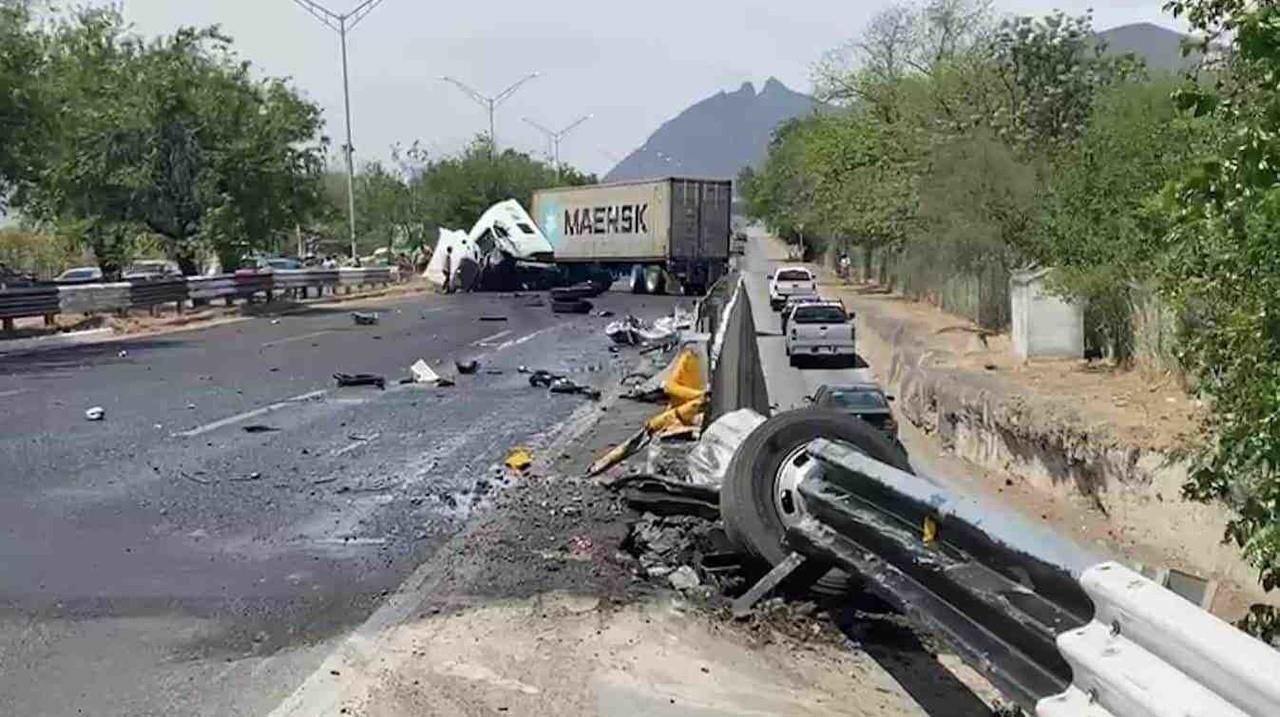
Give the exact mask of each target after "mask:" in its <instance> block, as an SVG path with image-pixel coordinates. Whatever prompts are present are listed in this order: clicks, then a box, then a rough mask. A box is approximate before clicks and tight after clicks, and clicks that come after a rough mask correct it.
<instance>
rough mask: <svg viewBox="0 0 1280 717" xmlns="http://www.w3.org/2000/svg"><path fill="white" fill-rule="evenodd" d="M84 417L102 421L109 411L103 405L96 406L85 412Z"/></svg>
mask: <svg viewBox="0 0 1280 717" xmlns="http://www.w3.org/2000/svg"><path fill="white" fill-rule="evenodd" d="M84 417H85V418H86V419H88V420H90V421H101V420H102V419H104V418H106V417H107V411H106V409H104V408H103V407H102V406H94V407H93V408H90V409H88V410H86V411H85V412H84Z"/></svg>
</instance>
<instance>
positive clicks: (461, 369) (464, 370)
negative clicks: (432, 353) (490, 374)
mask: <svg viewBox="0 0 1280 717" xmlns="http://www.w3.org/2000/svg"><path fill="white" fill-rule="evenodd" d="M453 365H454V366H455V367H457V369H458V373H460V374H463V375H465V376H470V375H471V374H473V373H475V372H476V371H479V370H480V362H479V361H476V360H475V359H472V360H470V361H454V362H453Z"/></svg>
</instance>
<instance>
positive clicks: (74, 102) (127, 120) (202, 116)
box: [18, 10, 322, 273]
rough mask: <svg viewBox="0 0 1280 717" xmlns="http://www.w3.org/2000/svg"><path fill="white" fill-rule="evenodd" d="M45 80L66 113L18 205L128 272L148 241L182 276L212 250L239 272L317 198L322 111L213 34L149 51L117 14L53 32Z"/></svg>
mask: <svg viewBox="0 0 1280 717" xmlns="http://www.w3.org/2000/svg"><path fill="white" fill-rule="evenodd" d="M47 47H48V51H47V59H46V63H45V69H44V71H43V73H42V75H41V77H40V80H41V87H42V88H43V89H42V91H43V93H44V98H43V99H44V101H45V102H47V103H49V105H50V106H54V107H58V108H59V112H58V113H57V118H56V121H51V122H49V123H48V126H47V127H46V128H45V131H44V133H43V136H42V137H41V159H40V163H39V168H38V170H37V171H36V173H35V175H34V177H33V178H32V181H31V186H30V189H29V191H27V192H25V193H21V194H19V195H18V198H19V200H20V203H21V208H22V209H23V210H24V212H26V213H29V214H31V215H32V216H35V217H38V218H41V219H45V220H48V221H51V222H54V223H56V224H58V225H60V226H61V227H63V228H64V230H66V231H70V232H73V233H75V234H77V235H79V236H81V237H82V238H84V240H85V241H86V242H87V243H88V244H89V245H90V246H91V247H92V249H93V251H94V253H95V255H96V256H97V257H98V259H99V261H100V263H102V265H103V269H104V270H106V271H108V272H109V273H114V272H115V271H118V270H119V268H120V267H121V265H122V263H123V262H124V261H125V260H126V259H127V256H128V253H129V243H130V240H131V238H132V237H133V236H136V235H137V234H139V233H140V232H148V233H153V234H156V235H158V236H160V237H162V238H163V240H164V247H165V251H166V253H167V254H168V255H169V256H170V257H171V258H173V259H175V260H177V261H178V262H179V264H180V265H181V266H182V268H183V270H184V271H185V272H188V273H191V272H194V271H195V270H196V269H197V266H198V261H199V259H200V258H201V257H202V256H203V255H206V254H207V253H208V252H210V251H212V252H214V253H216V254H217V255H218V256H219V258H220V259H221V260H222V263H223V266H224V267H227V268H234V267H235V266H236V263H237V262H238V261H239V259H240V257H241V256H243V255H244V254H245V253H247V252H249V251H252V250H255V249H258V248H263V247H265V246H267V245H268V243H269V242H270V240H271V239H272V238H273V235H274V234H275V233H277V232H282V231H286V230H291V229H292V228H293V227H294V226H295V225H296V224H297V223H298V222H299V220H300V218H301V217H302V216H304V215H305V214H307V213H308V212H309V211H311V210H312V209H313V208H314V207H315V206H316V205H317V203H318V200H319V196H320V193H319V184H318V179H319V172H320V170H321V160H320V158H321V156H322V155H321V149H322V147H321V140H320V138H319V130H320V126H321V119H320V112H319V109H318V108H317V107H316V106H315V105H313V104H311V103H308V102H306V101H304V100H302V99H300V98H299V97H298V96H297V95H296V93H294V92H293V91H292V90H291V89H290V88H288V87H287V86H286V85H285V84H284V83H282V82H281V81H278V80H255V79H253V78H252V76H251V72H250V68H249V66H248V65H247V63H243V62H239V61H237V60H236V59H235V57H234V55H233V54H232V52H231V49H230V41H229V40H228V39H227V38H225V37H224V36H222V35H221V34H220V33H218V32H217V31H216V30H214V29H206V30H193V29H182V30H179V31H178V32H176V33H175V34H173V35H171V36H166V37H161V38H159V39H157V40H155V41H153V42H151V43H149V44H148V43H145V42H143V41H142V40H141V39H139V38H137V37H135V36H132V35H129V34H128V33H127V32H126V28H125V25H124V23H123V20H122V19H121V18H120V17H119V15H117V14H116V13H115V12H113V11H109V10H84V11H81V12H78V13H76V14H74V15H72V16H71V17H70V18H69V19H66V20H64V21H60V22H58V23H56V24H55V25H54V26H53V27H52V29H51V30H50V31H49V36H48V38H47Z"/></svg>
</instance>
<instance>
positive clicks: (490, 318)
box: [480, 316, 507, 322]
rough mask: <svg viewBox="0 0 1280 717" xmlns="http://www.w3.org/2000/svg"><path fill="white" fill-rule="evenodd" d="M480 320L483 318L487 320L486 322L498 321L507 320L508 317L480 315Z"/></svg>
mask: <svg viewBox="0 0 1280 717" xmlns="http://www.w3.org/2000/svg"><path fill="white" fill-rule="evenodd" d="M480 320H481V321H485V322H497V321H506V320H507V317H505V316H481V317H480Z"/></svg>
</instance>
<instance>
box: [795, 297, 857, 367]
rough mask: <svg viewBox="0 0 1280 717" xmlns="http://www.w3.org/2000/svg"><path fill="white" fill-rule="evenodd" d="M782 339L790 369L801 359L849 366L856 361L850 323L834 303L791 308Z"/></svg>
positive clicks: (838, 305) (839, 307)
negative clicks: (830, 360)
mask: <svg viewBox="0 0 1280 717" xmlns="http://www.w3.org/2000/svg"><path fill="white" fill-rule="evenodd" d="M785 336H786V338H785V341H786V349H787V356H788V357H790V360H791V365H792V366H796V365H799V363H800V361H801V359H805V358H838V359H843V360H844V361H845V362H847V363H849V364H852V363H853V362H854V361H855V360H856V359H857V353H856V352H855V350H854V328H853V322H852V321H851V320H850V319H849V315H848V314H846V313H845V310H844V307H842V306H841V305H840V304H838V303H821V304H801V305H800V306H797V307H796V308H794V309H792V311H791V319H790V321H789V322H788V324H787V333H786V334H785Z"/></svg>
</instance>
